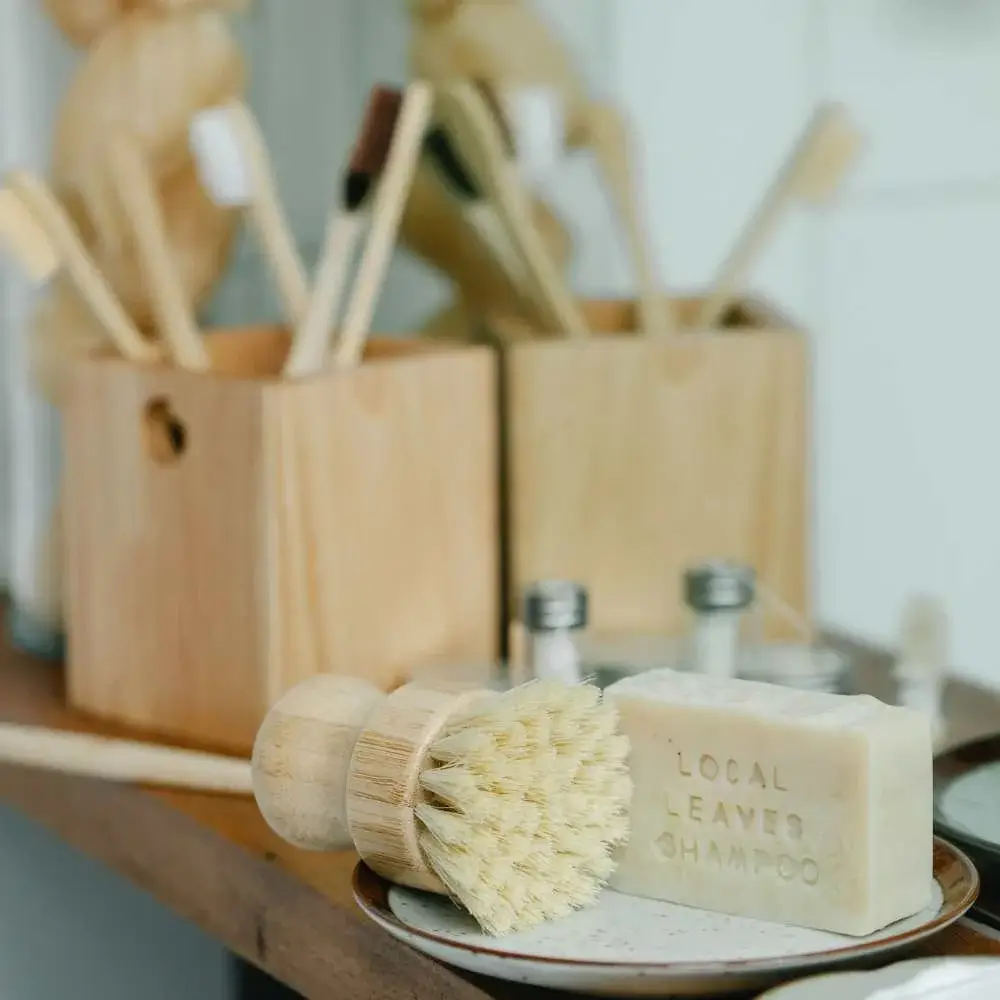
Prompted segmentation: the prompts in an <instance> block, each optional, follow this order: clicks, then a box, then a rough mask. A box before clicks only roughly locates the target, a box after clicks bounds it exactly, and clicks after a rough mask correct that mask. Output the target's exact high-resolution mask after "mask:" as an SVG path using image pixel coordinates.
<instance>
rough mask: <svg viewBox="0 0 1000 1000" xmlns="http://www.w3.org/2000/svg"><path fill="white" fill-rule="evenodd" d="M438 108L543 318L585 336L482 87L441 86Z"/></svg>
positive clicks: (568, 332)
mask: <svg viewBox="0 0 1000 1000" xmlns="http://www.w3.org/2000/svg"><path fill="white" fill-rule="evenodd" d="M438 114H439V115H440V119H441V122H442V124H443V125H444V126H445V128H447V130H448V132H449V134H450V136H451V139H452V142H453V143H454V144H455V146H456V148H457V150H458V151H459V152H460V154H461V156H462V158H463V160H464V161H465V162H466V163H467V164H468V165H469V167H470V169H471V172H472V173H473V174H474V175H475V177H476V178H477V180H478V182H479V184H480V185H481V186H482V188H483V190H484V191H485V192H486V195H487V197H488V198H489V199H490V200H491V201H492V203H493V205H494V207H495V209H496V211H497V214H498V215H499V217H500V221H501V223H502V224H503V227H504V229H505V231H506V233H507V238H508V239H509V240H510V242H511V245H512V246H513V247H514V249H515V251H516V253H517V254H518V256H519V257H520V258H521V261H522V264H523V267H524V272H525V277H526V281H527V284H528V287H529V288H530V289H531V292H532V295H533V297H534V298H535V300H536V302H537V305H538V307H539V309H540V310H541V311H542V312H543V314H544V315H545V317H546V321H547V324H549V325H550V326H551V328H552V329H554V330H556V331H560V332H563V333H565V334H566V335H568V336H571V337H585V336H587V334H588V330H587V326H586V323H585V321H584V318H583V314H582V312H581V310H580V309H579V307H578V305H577V303H576V302H575V301H574V299H573V296H572V294H571V293H570V291H569V288H568V287H567V284H566V282H565V280H564V278H563V276H562V275H561V274H560V273H559V271H558V269H557V268H556V266H555V264H554V262H553V261H552V259H551V258H550V257H549V255H548V252H547V250H546V247H545V244H544V243H543V241H542V239H541V237H540V235H539V234H538V231H537V229H536V228H535V226H534V225H533V222H532V217H531V206H530V201H529V199H528V197H527V193H526V191H525V190H524V188H523V186H522V185H521V183H520V181H519V179H518V176H517V167H516V166H515V165H514V164H513V163H511V162H510V161H509V160H508V158H507V157H506V155H505V152H504V141H503V135H502V133H501V131H500V128H499V126H498V124H497V120H496V115H495V113H494V111H493V110H492V108H491V106H490V104H489V101H488V99H487V98H486V97H484V95H483V91H482V89H481V88H480V87H478V86H477V85H475V84H473V83H469V82H466V81H458V82H455V83H451V84H449V85H448V86H445V87H442V88H441V90H440V91H439V93H438Z"/></svg>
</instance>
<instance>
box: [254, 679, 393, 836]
mask: <svg viewBox="0 0 1000 1000" xmlns="http://www.w3.org/2000/svg"><path fill="white" fill-rule="evenodd" d="M385 697H386V696H385V694H384V693H383V692H382V691H380V690H379V689H378V688H377V687H375V685H374V684H371V683H369V682H368V681H363V680H359V679H357V678H353V677H338V676H336V675H333V674H320V675H318V676H316V677H311V678H310V679H309V680H306V681H303V682H302V683H301V684H298V685H296V686H295V687H294V688H292V689H291V690H290V691H288V692H287V693H286V694H285V695H284V697H282V698H281V699H280V700H279V701H278V702H277V703H275V705H273V706H272V708H271V710H270V711H269V712H268V713H267V716H266V717H265V718H264V721H263V723H262V724H261V727H260V729H259V730H258V732H257V739H256V740H255V741H254V748H253V758H252V770H253V793H254V797H255V798H256V800H257V806H258V808H259V809H260V811H261V815H263V817H264V819H265V820H266V821H267V824H268V826H270V827H271V829H272V830H274V832H275V833H276V834H278V836H279V837H281V838H282V840H286V841H288V843H290V844H294V845H295V846H296V847H301V848H304V849H306V850H311V851H345V850H350V849H351V848H352V847H353V846H354V844H353V841H352V840H351V836H350V834H349V833H348V829H347V801H346V797H347V773H348V769H349V768H350V762H351V754H352V753H353V752H354V745H355V743H356V742H357V740H358V736H359V735H360V734H361V729H362V726H364V724H365V721H366V720H367V719H368V717H369V716H370V715H371V714H372V711H373V710H374V709H375V707H376V706H377V705H378V704H379V703H380V702H382V701H383V700H384V699H385Z"/></svg>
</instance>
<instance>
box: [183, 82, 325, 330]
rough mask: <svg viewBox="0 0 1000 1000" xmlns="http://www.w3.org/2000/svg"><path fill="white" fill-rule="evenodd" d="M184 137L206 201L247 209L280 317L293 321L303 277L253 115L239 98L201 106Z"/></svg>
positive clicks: (303, 302) (302, 308) (301, 301)
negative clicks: (271, 275)
mask: <svg viewBox="0 0 1000 1000" xmlns="http://www.w3.org/2000/svg"><path fill="white" fill-rule="evenodd" d="M189 140H190V146H191V151H192V153H193V154H194V157H195V163H196V164H197V169H198V176H199V178H200V179H201V182H202V184H203V185H204V186H205V190H206V191H207V192H208V194H209V196H210V197H211V198H212V200H213V201H214V202H215V203H216V204H217V205H218V206H220V207H222V208H245V209H247V210H248V211H249V212H250V215H251V217H252V219H253V223H254V227H255V229H256V230H257V235H258V237H259V239H260V241H261V244H262V245H263V248H264V252H265V254H266V255H267V258H268V262H269V264H270V266H271V269H272V271H273V272H274V278H275V282H276V284H277V288H278V294H279V295H280V297H281V302H282V307H283V309H284V312H285V319H286V321H287V322H288V323H289V325H291V326H293V327H294V326H297V325H298V324H299V323H300V322H301V321H302V318H303V316H304V315H305V312H306V308H307V306H308V301H309V282H308V279H307V277H306V270H305V267H304V265H303V263H302V259H301V257H300V256H299V253H298V250H297V249H296V246H295V241H294V240H293V239H292V233H291V227H290V226H289V224H288V219H287V217H286V216H285V212H284V210H283V208H282V206H281V201H280V200H279V198H278V193H277V185H276V183H275V180H274V173H273V170H272V168H271V163H270V158H269V156H268V153H267V147H266V145H265V143H264V139H263V137H262V136H261V134H260V129H259V127H258V125H257V122H256V120H255V119H254V117H253V114H252V113H251V111H250V109H249V108H247V107H246V105H245V104H242V103H241V102H239V101H234V102H232V103H230V104H225V105H221V106H219V107H214V108H206V109H205V110H204V111H201V112H199V113H198V114H197V115H195V117H194V118H193V119H192V121H191V125H190V128H189Z"/></svg>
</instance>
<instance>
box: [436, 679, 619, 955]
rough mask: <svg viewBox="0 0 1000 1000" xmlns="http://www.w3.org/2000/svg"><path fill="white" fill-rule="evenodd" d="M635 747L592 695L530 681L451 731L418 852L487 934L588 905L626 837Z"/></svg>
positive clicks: (588, 689) (443, 742)
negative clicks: (630, 759)
mask: <svg viewBox="0 0 1000 1000" xmlns="http://www.w3.org/2000/svg"><path fill="white" fill-rule="evenodd" d="M628 753H629V742H628V738H627V737H626V736H622V735H620V734H619V733H618V716H617V712H616V711H615V709H614V708H613V707H612V706H611V705H609V704H606V703H605V702H604V701H603V700H602V698H601V695H600V692H599V691H598V690H597V688H595V687H592V686H590V685H572V686H571V685H566V684H561V683H559V682H555V681H534V682H532V683H530V684H525V685H522V686H521V687H518V688H514V689H513V690H511V691H507V692H505V693H503V694H499V695H496V696H492V697H486V698H485V699H484V700H483V701H482V702H479V703H477V704H476V706H475V707H474V709H473V710H472V711H470V712H466V713H464V714H461V715H459V716H456V717H453V718H452V719H449V721H448V724H447V726H446V728H445V730H444V731H443V732H442V734H441V735H440V736H439V737H438V739H437V740H436V741H435V742H434V743H433V745H432V746H431V749H430V752H429V758H430V759H429V767H428V768H427V769H425V770H424V772H423V773H422V774H421V777H420V782H421V786H422V789H423V791H424V793H425V795H426V801H425V802H423V803H422V804H420V805H418V806H417V809H416V814H417V819H418V820H419V822H420V825H421V833H420V847H421V850H422V851H423V853H424V857H425V858H426V860H427V863H428V864H429V865H430V867H431V868H432V870H433V871H434V873H435V874H436V875H437V876H438V878H440V879H441V881H442V882H443V883H444V885H445V886H446V887H447V889H448V891H449V892H450V893H451V894H452V896H453V897H454V898H455V899H456V900H457V901H458V902H459V903H460V904H461V905H462V906H463V907H465V909H467V910H468V911H469V913H470V914H471V915H472V916H473V917H474V918H475V919H476V920H477V921H478V923H479V924H480V926H481V927H482V928H483V929H484V930H485V931H486V932H487V933H488V934H494V935H499V934H506V933H510V932H512V931H518V930H524V929H526V928H528V927H532V926H534V925H536V924H539V923H542V922H543V921H546V920H551V919H554V918H556V917H561V916H566V915H567V914H569V913H571V912H572V911H573V910H575V909H577V908H578V907H581V906H585V905H587V904H588V903H592V902H593V901H594V900H595V899H596V898H597V895H598V894H599V892H600V890H601V888H602V887H603V885H604V883H605V882H606V881H607V879H608V878H609V877H610V875H611V873H612V871H613V870H614V861H613V859H612V852H613V849H614V847H615V846H616V845H617V844H620V843H622V842H623V841H624V840H625V839H626V838H627V836H628V807H629V803H630V800H631V795H632V784H631V780H630V778H629V774H628V769H627V767H626V759H627V757H628Z"/></svg>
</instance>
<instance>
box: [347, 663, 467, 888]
mask: <svg viewBox="0 0 1000 1000" xmlns="http://www.w3.org/2000/svg"><path fill="white" fill-rule="evenodd" d="M483 695H484V692H483V691H478V690H476V689H468V688H462V686H461V685H457V686H455V685H447V684H438V685H435V684H430V683H427V682H424V683H421V684H410V685H407V686H406V687H403V688H400V689H399V690H398V691H394V692H393V693H392V694H391V695H389V697H388V698H386V700H385V701H384V702H383V703H382V704H381V705H379V706H378V707H377V708H376V709H375V711H374V712H373V713H372V715H371V718H369V720H368V722H367V723H366V725H365V728H364V729H363V730H362V732H361V736H360V737H359V739H358V742H357V744H356V746H355V748H354V754H353V755H352V757H351V760H350V771H349V774H348V778H347V824H348V828H349V829H350V831H351V838H352V839H353V841H354V846H355V847H356V848H357V851H358V854H360V855H361V857H362V858H363V859H364V860H365V862H366V863H367V864H368V867H369V868H371V869H372V870H373V871H374V872H377V873H378V874H379V875H382V876H383V877H384V878H387V879H389V881H391V882H394V883H396V884H397V885H408V886H411V887H412V888H414V889H423V890H425V891H427V892H436V893H439V894H441V895H447V894H448V890H447V889H446V888H445V887H444V885H443V884H442V882H441V880H440V879H439V878H438V877H437V875H436V874H435V873H434V871H433V870H432V869H431V867H430V866H429V865H428V864H427V861H426V859H425V858H424V853H423V851H422V850H421V848H420V828H419V824H418V823H417V818H416V815H415V813H414V809H415V808H416V806H417V805H419V804H420V803H421V802H422V801H423V800H424V795H423V792H422V791H421V788H420V772H421V771H422V770H423V769H424V762H425V760H426V758H427V752H428V750H429V749H430V746H431V744H432V743H433V741H434V740H435V739H436V738H437V737H438V736H439V735H440V734H441V730H442V729H443V728H444V726H445V724H446V723H447V722H448V719H449V718H450V717H451V716H452V715H454V714H455V713H456V712H461V711H463V710H465V709H468V708H469V707H470V705H471V704H472V703H473V702H475V701H478V700H480V699H481V698H482V697H483Z"/></svg>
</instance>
